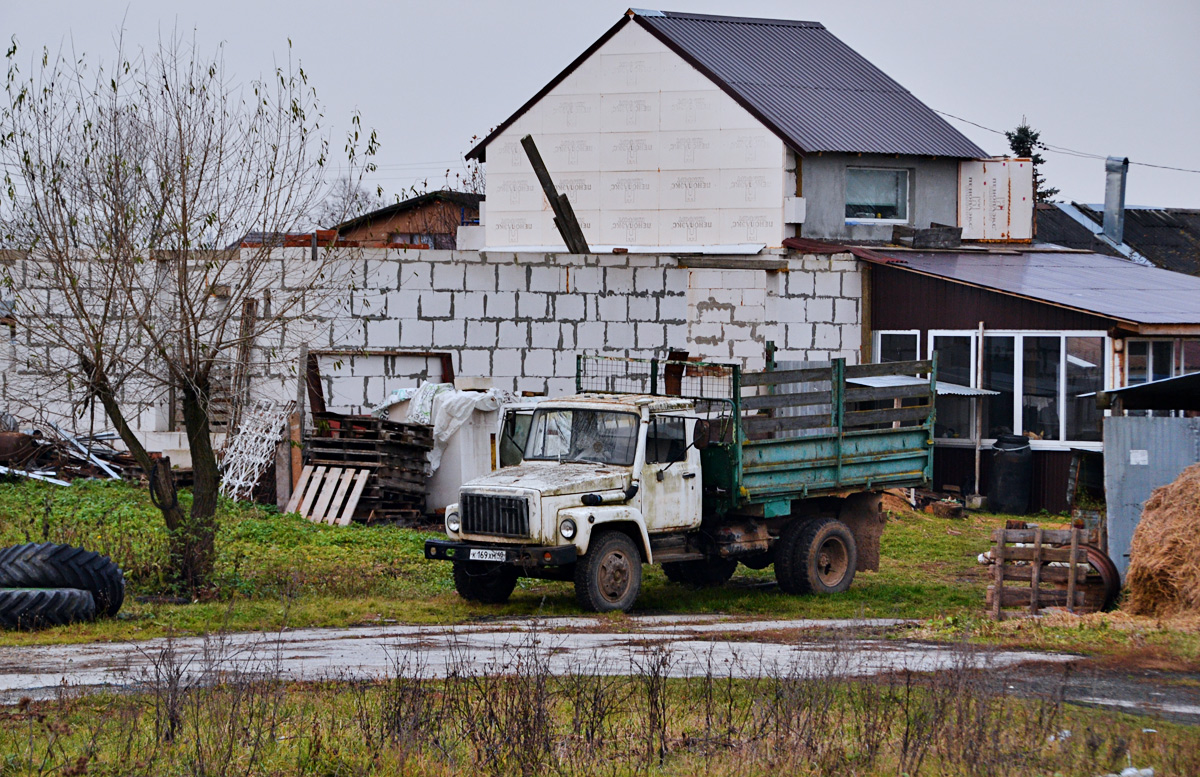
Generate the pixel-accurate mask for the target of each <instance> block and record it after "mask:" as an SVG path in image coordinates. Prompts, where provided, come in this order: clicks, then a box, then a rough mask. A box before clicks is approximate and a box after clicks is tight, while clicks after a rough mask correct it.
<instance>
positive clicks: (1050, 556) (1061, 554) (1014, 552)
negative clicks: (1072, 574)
mask: <svg viewBox="0 0 1200 777" xmlns="http://www.w3.org/2000/svg"><path fill="white" fill-rule="evenodd" d="M1072 553H1074V554H1075V562H1076V563H1077V564H1086V563H1087V549H1086V548H1078V549H1076V550H1074V551H1072V550H1071V549H1070V548H1047V547H1042V549H1041V551H1040V553H1039V551H1038V550H1037V549H1036V548H1012V547H1010V548H1006V549H1005V551H1004V557H1005V558H1007V559H1009V560H1010V561H1033V560H1034V559H1036V558H1037V557H1038V556H1039V555H1040V556H1041V559H1042V561H1043V562H1046V561H1061V562H1068V561H1070V560H1071V554H1072Z"/></svg>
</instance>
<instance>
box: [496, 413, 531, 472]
mask: <svg viewBox="0 0 1200 777" xmlns="http://www.w3.org/2000/svg"><path fill="white" fill-rule="evenodd" d="M533 410H534V409H533V408H532V407H519V406H510V407H506V408H504V410H503V411H502V413H503V418H502V420H501V421H500V437H499V439H496V438H495V435H493V440H494V441H495V444H494V447H493V449H492V469H496V468H497V465H499V466H500V467H515V466H516V465H518V464H520V463H521V459H522V458H524V456H525V444H526V442H527V441H528V439H529V426H530V424H531V423H532V422H533Z"/></svg>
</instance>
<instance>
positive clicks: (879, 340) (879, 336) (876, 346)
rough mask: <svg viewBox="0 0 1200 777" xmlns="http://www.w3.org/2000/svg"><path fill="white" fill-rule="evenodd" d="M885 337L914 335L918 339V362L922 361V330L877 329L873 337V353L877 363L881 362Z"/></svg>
mask: <svg viewBox="0 0 1200 777" xmlns="http://www.w3.org/2000/svg"><path fill="white" fill-rule="evenodd" d="M884 335H912V336H913V337H915V338H917V361H920V360H921V330H920V329H877V330H875V332H874V333H872V335H871V353H872V355H873V358H874V360H875V361H876V362H878V361H879V356H880V352H881V351H882V350H883V336H884Z"/></svg>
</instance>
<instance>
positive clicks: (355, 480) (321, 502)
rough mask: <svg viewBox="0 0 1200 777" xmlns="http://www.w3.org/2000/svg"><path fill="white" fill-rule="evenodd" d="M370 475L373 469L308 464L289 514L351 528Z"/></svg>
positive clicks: (288, 507) (288, 509) (289, 505)
mask: <svg viewBox="0 0 1200 777" xmlns="http://www.w3.org/2000/svg"><path fill="white" fill-rule="evenodd" d="M370 476H371V470H369V469H355V468H352V467H346V468H342V467H326V466H322V465H315V466H314V465H312V464H308V465H305V467H304V469H303V470H301V471H300V482H298V483H297V484H296V488H295V490H294V491H293V492H292V498H291V500H290V501H289V502H288V504H287V510H286V511H287V512H289V513H295V512H298V513H300V515H302V516H304V517H305V518H307V519H308V520H310V521H313V522H314V523H328V524H333V525H337V526H347V525H349V524H350V521H351V520H352V519H353V518H354V511H355V510H357V509H358V503H359V501H360V500H361V498H362V494H363V490H364V489H365V488H366V485H367V480H368V479H369V478H370Z"/></svg>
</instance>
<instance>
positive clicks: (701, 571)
mask: <svg viewBox="0 0 1200 777" xmlns="http://www.w3.org/2000/svg"><path fill="white" fill-rule="evenodd" d="M662 568H663V574H665V575H666V576H667V579H668V580H670V581H671V582H672V583H679V584H680V585H686V586H691V587H692V588H712V587H714V586H718V585H724V584H725V583H726V582H728V581H729V578H731V577H733V573H734V572H735V571H736V570H737V559H732V558H719V557H718V558H706V559H697V560H695V561H668V562H667V563H665V564H663V565H662Z"/></svg>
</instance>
